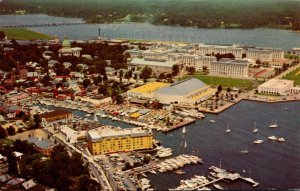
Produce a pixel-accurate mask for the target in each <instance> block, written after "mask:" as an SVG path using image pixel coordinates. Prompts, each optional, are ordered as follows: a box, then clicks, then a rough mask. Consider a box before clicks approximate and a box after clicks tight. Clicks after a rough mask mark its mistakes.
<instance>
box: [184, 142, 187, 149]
mask: <svg viewBox="0 0 300 191" xmlns="http://www.w3.org/2000/svg"><path fill="white" fill-rule="evenodd" d="M183 148H184V149H185V148H187V144H186V141H184V145H183Z"/></svg>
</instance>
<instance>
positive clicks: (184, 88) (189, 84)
mask: <svg viewBox="0 0 300 191" xmlns="http://www.w3.org/2000/svg"><path fill="white" fill-rule="evenodd" d="M206 86H207V85H206V84H205V83H204V82H202V81H201V80H198V79H196V78H190V79H186V80H182V81H179V82H177V83H174V84H172V85H171V86H170V87H164V88H161V89H159V90H157V91H156V92H157V93H160V94H167V95H181V96H185V95H188V94H191V93H193V92H195V91H197V90H199V89H202V88H204V87H206Z"/></svg>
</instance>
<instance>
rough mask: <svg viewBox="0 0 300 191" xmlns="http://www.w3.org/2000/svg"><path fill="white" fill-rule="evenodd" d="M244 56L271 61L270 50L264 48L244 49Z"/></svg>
mask: <svg viewBox="0 0 300 191" xmlns="http://www.w3.org/2000/svg"><path fill="white" fill-rule="evenodd" d="M245 55H246V58H248V59H253V60H260V61H263V62H270V61H272V51H271V50H265V49H247V50H245Z"/></svg>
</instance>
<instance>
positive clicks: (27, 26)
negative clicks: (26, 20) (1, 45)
mask: <svg viewBox="0 0 300 191" xmlns="http://www.w3.org/2000/svg"><path fill="white" fill-rule="evenodd" d="M87 24H92V23H86V22H75V23H43V24H31V25H2V26H0V28H1V29H12V28H33V27H57V26H70V25H87Z"/></svg>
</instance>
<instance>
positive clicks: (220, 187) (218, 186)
mask: <svg viewBox="0 0 300 191" xmlns="http://www.w3.org/2000/svg"><path fill="white" fill-rule="evenodd" d="M213 186H214V187H215V188H216V189H218V190H224V188H223V187H222V186H221V185H219V184H216V183H215V184H213Z"/></svg>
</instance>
